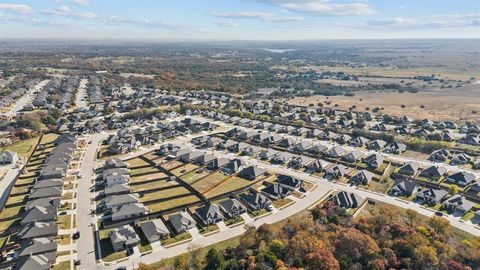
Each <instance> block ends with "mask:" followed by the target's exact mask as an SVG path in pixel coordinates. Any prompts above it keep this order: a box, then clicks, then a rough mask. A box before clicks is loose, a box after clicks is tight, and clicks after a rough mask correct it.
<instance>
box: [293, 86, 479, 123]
mask: <svg viewBox="0 0 480 270" xmlns="http://www.w3.org/2000/svg"><path fill="white" fill-rule="evenodd" d="M325 101H328V102H331V105H332V106H335V104H338V107H337V108H339V109H343V110H346V109H348V108H350V107H352V106H356V110H360V111H361V110H366V108H369V109H370V110H372V109H374V108H377V107H378V108H384V109H383V110H382V113H387V114H391V115H395V116H403V115H406V116H408V117H411V118H412V119H424V118H428V119H430V120H433V121H446V120H451V121H459V120H462V121H472V122H476V123H479V122H480V117H478V115H476V114H473V113H472V112H474V111H475V112H478V113H480V85H470V86H468V87H465V88H460V89H439V90H438V91H420V92H418V93H414V94H413V93H406V92H405V93H398V92H392V93H382V92H380V93H379V92H355V96H353V97H348V96H331V97H325V96H313V97H308V98H304V97H296V98H293V99H291V100H289V101H288V102H289V104H294V105H303V106H308V105H309V104H315V105H316V104H317V103H324V102H325ZM402 105H405V108H402ZM421 106H424V108H421Z"/></svg>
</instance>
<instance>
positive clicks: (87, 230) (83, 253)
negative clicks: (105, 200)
mask: <svg viewBox="0 0 480 270" xmlns="http://www.w3.org/2000/svg"><path fill="white" fill-rule="evenodd" d="M107 136H108V135H107V134H106V133H98V134H95V135H91V136H90V137H89V138H87V140H88V139H90V140H91V141H92V143H91V144H88V146H87V149H86V150H85V155H84V158H83V162H82V165H81V166H80V174H81V175H82V177H81V178H79V179H78V194H77V226H78V230H79V232H80V238H79V239H78V240H77V252H78V255H77V257H78V259H79V260H80V261H81V265H80V267H79V269H89V270H90V269H95V268H96V267H97V264H96V260H95V237H94V235H93V230H92V225H91V223H92V216H91V215H90V213H91V209H92V206H91V201H92V199H93V198H92V196H93V194H94V193H93V192H90V187H91V186H92V179H93V177H94V175H93V173H94V172H93V170H94V169H95V154H96V151H97V146H98V144H99V143H100V141H102V140H103V139H105V138H106V137H107Z"/></svg>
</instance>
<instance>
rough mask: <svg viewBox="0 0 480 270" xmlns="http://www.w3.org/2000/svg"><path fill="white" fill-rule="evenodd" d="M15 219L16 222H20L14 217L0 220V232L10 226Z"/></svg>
mask: <svg viewBox="0 0 480 270" xmlns="http://www.w3.org/2000/svg"><path fill="white" fill-rule="evenodd" d="M16 221H18V224H20V219H14V218H12V219H9V220H6V221H2V222H0V232H3V231H4V230H6V229H8V228H10V227H11V226H12V225H13V224H14V223H15V222H16Z"/></svg>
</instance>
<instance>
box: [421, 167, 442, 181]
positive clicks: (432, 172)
mask: <svg viewBox="0 0 480 270" xmlns="http://www.w3.org/2000/svg"><path fill="white" fill-rule="evenodd" d="M446 173H447V169H446V168H445V167H443V166H430V167H428V168H426V169H425V170H423V171H422V172H421V173H420V176H422V177H426V178H428V179H431V180H438V179H440V177H442V176H444V175H445V174H446Z"/></svg>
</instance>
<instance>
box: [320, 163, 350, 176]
mask: <svg viewBox="0 0 480 270" xmlns="http://www.w3.org/2000/svg"><path fill="white" fill-rule="evenodd" d="M346 172H347V167H346V166H344V165H342V164H336V165H334V166H331V167H329V168H327V169H326V170H325V176H326V177H327V178H330V179H338V178H340V177H342V176H344V175H345V173H346Z"/></svg>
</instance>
